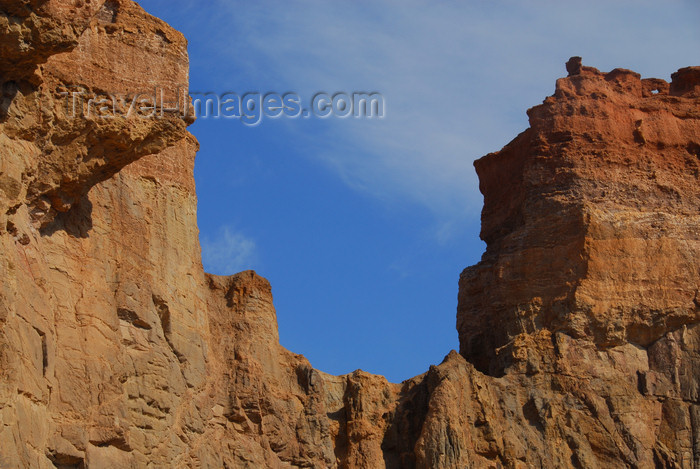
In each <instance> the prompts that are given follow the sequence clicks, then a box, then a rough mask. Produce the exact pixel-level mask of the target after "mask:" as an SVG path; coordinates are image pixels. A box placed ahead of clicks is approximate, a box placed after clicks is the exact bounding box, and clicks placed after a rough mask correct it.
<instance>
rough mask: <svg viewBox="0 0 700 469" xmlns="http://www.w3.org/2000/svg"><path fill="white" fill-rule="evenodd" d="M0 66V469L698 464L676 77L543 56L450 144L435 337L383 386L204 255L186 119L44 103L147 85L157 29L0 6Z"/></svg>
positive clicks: (689, 216)
mask: <svg viewBox="0 0 700 469" xmlns="http://www.w3.org/2000/svg"><path fill="white" fill-rule="evenodd" d="M0 56H1V57H2V61H1V63H0V86H1V87H2V96H1V100H0V129H1V130H2V132H1V133H0V249H1V250H2V254H3V255H2V257H1V258H0V277H1V278H2V283H1V284H0V467H1V468H5V467H7V468H17V467H20V468H25V467H27V468H29V467H31V468H54V467H61V468H71V467H73V468H84V467H90V468H110V467H114V468H142V467H154V468H160V467H206V468H221V467H229V468H263V467H270V468H284V467H306V468H382V467H386V468H467V467H468V468H482V467H485V468H490V467H493V468H498V467H508V468H526V467H581V468H584V467H585V468H594V467H600V468H608V467H641V468H644V467H665V468H693V467H698V466H700V432H699V431H698V428H700V407H698V403H699V402H698V401H699V397H698V393H699V389H700V386H699V380H698V378H697V377H698V376H700V374H699V373H700V325H698V322H700V321H698V320H697V319H696V318H698V315H699V314H700V311H699V308H700V296H699V295H700V294H699V293H698V288H700V282H699V278H700V275H699V267H698V266H699V263H698V260H699V259H700V219H699V212H700V199H699V191H698V187H699V184H698V182H699V181H698V179H699V178H700V176H699V173H700V106H699V105H700V68H687V69H682V70H679V71H678V72H677V73H676V74H674V75H673V77H672V81H671V82H670V83H668V82H666V81H663V80H658V79H648V80H642V79H640V77H639V76H638V75H637V74H635V73H633V72H630V71H626V70H615V71H612V72H610V73H607V74H606V73H601V72H599V71H597V70H595V69H592V68H590V67H586V66H583V65H582V64H581V62H580V61H576V60H574V61H572V62H570V63H569V64H568V65H567V69H568V71H569V73H570V76H569V77H567V78H562V79H561V80H559V81H558V83H557V88H556V92H555V94H554V95H553V96H552V97H549V98H547V99H546V100H545V102H544V104H542V105H541V106H538V107H535V108H533V109H532V110H530V112H529V114H530V121H531V127H530V129H528V130H527V131H525V132H524V133H523V134H521V135H520V136H518V137H517V138H516V139H515V140H514V141H513V142H511V143H510V144H509V145H507V146H506V147H505V148H504V149H503V150H501V151H500V152H498V153H494V154H491V155H487V156H486V157H484V158H482V159H481V160H479V161H477V162H476V168H477V172H478V173H479V177H480V180H481V190H482V192H483V193H484V197H485V206H484V211H483V217H482V219H483V220H482V224H483V229H482V237H483V239H484V240H485V241H486V242H487V245H488V248H487V251H486V253H485V254H484V257H483V259H482V261H481V262H480V263H479V264H478V265H477V266H474V267H471V268H469V269H467V270H465V272H464V273H463V274H462V277H461V279H460V290H459V311H458V329H459V333H460V352H461V353H457V352H454V351H453V352H450V353H449V354H448V355H447V357H446V358H445V360H444V362H443V363H441V364H440V365H437V366H433V367H431V368H430V370H428V371H427V372H426V373H425V374H423V375H421V376H418V377H415V378H413V379H410V380H407V381H405V382H403V383H400V384H394V383H389V382H387V380H386V379H384V378H383V377H381V376H375V375H370V374H368V373H364V372H362V371H359V370H358V371H356V372H354V373H351V374H349V375H345V376H330V375H327V374H324V373H322V372H320V371H318V370H315V369H314V368H313V367H312V366H311V365H310V364H309V363H308V361H307V360H306V359H305V358H304V357H302V356H300V355H296V354H294V353H292V352H289V351H287V350H285V349H284V348H282V347H281V346H280V345H279V341H278V332H277V323H276V315H275V309H274V306H273V300H272V293H271V287H270V285H269V283H268V282H267V281H266V280H265V279H263V278H261V277H259V276H257V275H256V274H255V273H254V272H242V273H239V274H236V275H232V276H228V277H220V276H213V275H208V274H206V273H204V271H203V269H202V265H201V256H200V247H199V242H198V231H197V225H196V195H195V187H194V178H193V168H194V158H195V153H196V151H197V147H198V145H197V142H196V141H195V139H194V138H193V137H192V136H191V135H190V134H189V133H188V132H187V130H186V127H187V125H188V124H190V123H191V122H192V120H191V119H190V118H189V117H187V116H183V115H181V114H179V113H177V112H166V113H164V114H162V115H160V116H158V118H153V117H151V118H145V119H144V118H140V117H139V116H131V117H130V118H116V119H105V118H103V117H101V116H100V115H95V114H91V115H80V116H78V117H77V118H74V116H73V115H72V113H71V109H70V107H67V106H66V102H67V96H72V95H71V94H70V93H72V92H73V91H74V90H81V91H82V92H85V93H87V94H108V93H120V94H124V95H128V94H130V93H131V94H133V93H141V92H149V91H151V90H152V89H153V88H154V87H162V88H163V89H165V90H166V91H169V92H171V95H169V97H168V99H170V100H172V98H173V95H172V93H173V92H174V91H175V90H177V89H183V90H186V89H187V85H188V83H187V81H188V58H187V51H186V42H185V39H184V38H183V37H182V36H181V35H180V34H179V33H178V32H176V31H174V30H173V29H172V28H170V27H169V26H168V25H166V24H165V23H163V22H162V21H160V20H158V19H156V18H153V17H151V16H149V15H148V14H146V13H145V12H144V11H143V10H142V9H141V8H140V7H139V6H138V5H137V4H136V3H134V2H132V1H131V0H81V1H74V0H0ZM80 109H81V111H82V112H86V110H89V105H87V104H84V103H83V104H81V105H80ZM445 314H450V313H449V312H445ZM446 348H447V347H446ZM446 351H447V350H446Z"/></svg>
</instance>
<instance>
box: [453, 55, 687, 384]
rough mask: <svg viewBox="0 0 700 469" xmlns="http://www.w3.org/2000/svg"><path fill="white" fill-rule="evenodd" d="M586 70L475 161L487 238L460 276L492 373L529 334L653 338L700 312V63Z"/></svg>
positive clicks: (474, 338)
mask: <svg viewBox="0 0 700 469" xmlns="http://www.w3.org/2000/svg"><path fill="white" fill-rule="evenodd" d="M570 68H571V67H570ZM574 70H575V74H572V75H570V76H569V77H567V78H562V79H560V80H558V81H557V86H556V91H555V93H554V96H551V97H549V98H547V99H546V100H545V101H544V103H543V104H542V105H540V106H537V107H534V108H532V109H530V111H529V112H528V115H529V116H530V128H529V129H528V130H526V131H525V132H523V133H522V134H521V135H519V136H518V137H517V138H516V139H515V140H513V141H512V142H511V143H510V144H509V145H507V146H506V147H505V148H504V149H503V150H501V151H500V152H498V153H493V154H490V155H487V156H485V157H483V158H481V159H480V160H478V161H477V162H476V163H475V166H476V169H477V172H478V174H479V177H480V181H481V183H480V188H481V191H482V193H483V194H484V210H483V213H482V229H481V237H482V239H484V241H486V243H487V250H486V253H485V254H484V256H483V259H482V261H481V262H480V263H479V264H477V265H476V266H474V267H470V268H468V269H466V270H465V271H464V273H463V274H462V276H461V279H460V295H459V312H458V318H457V319H458V326H457V328H458V330H459V333H460V347H461V352H462V354H463V355H464V356H465V357H467V359H469V360H470V361H472V362H474V363H475V364H476V365H477V366H478V368H479V369H481V370H483V371H485V372H490V373H493V374H500V373H502V372H503V370H504V368H506V367H507V366H508V361H509V355H510V351H509V347H508V346H509V344H511V343H512V342H513V340H515V339H516V338H517V337H518V336H519V335H521V334H533V333H536V332H538V331H542V330H546V331H550V332H564V333H566V334H568V335H570V336H572V337H575V338H580V339H586V340H589V341H591V342H593V343H595V344H596V345H597V346H598V347H600V348H608V347H611V346H615V345H622V344H626V343H632V344H635V345H639V346H642V347H648V346H649V345H650V344H652V343H654V342H655V341H656V340H658V339H660V338H661V337H663V336H664V335H665V334H666V333H668V332H669V331H672V330H675V329H678V328H680V327H681V326H683V325H691V324H695V323H697V322H698V321H700V310H699V309H698V288H700V268H699V265H700V262H699V261H700V231H699V230H700V210H699V209H700V184H698V171H699V168H700V160H699V158H700V156H699V155H700V150H699V149H700V120H698V117H699V116H700V107H699V106H698V105H699V104H700V100H699V99H698V98H699V97H700V94H698V91H699V90H700V68H697V67H696V68H687V69H683V70H680V71H678V72H677V73H675V74H674V75H673V81H672V82H671V83H670V85H669V83H666V82H664V81H662V80H653V79H652V80H642V79H641V78H640V76H639V75H638V74H636V73H634V72H631V71H629V70H621V69H617V70H613V71H612V72H610V73H600V72H599V71H598V70H595V69H593V68H591V67H585V66H584V67H579V68H578V69H574Z"/></svg>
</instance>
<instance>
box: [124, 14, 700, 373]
mask: <svg viewBox="0 0 700 469" xmlns="http://www.w3.org/2000/svg"><path fill="white" fill-rule="evenodd" d="M138 3H139V4H140V5H141V6H143V7H144V8H145V9H146V10H147V11H148V12H150V13H151V14H154V15H156V16H158V17H160V18H162V19H164V20H165V21H167V22H168V23H169V24H171V25H172V26H174V27H175V28H177V29H179V30H180V31H182V32H183V33H184V34H185V35H186V37H187V38H188V40H189V53H190V64H191V71H190V82H191V83H190V88H191V90H192V91H198V92H208V91H211V92H216V93H223V92H227V91H232V92H236V93H239V94H243V93H245V92H249V91H258V92H261V93H265V92H271V91H274V92H279V93H284V92H288V91H294V92H297V93H298V94H299V95H300V96H301V97H302V99H304V100H307V99H310V97H311V96H312V95H313V94H314V93H315V92H318V91H326V92H331V93H332V92H337V91H344V92H354V91H379V92H381V93H382V94H383V96H384V98H385V102H386V116H385V118H383V119H381V120H377V119H372V120H370V119H365V120H361V119H333V118H331V119H324V120H321V119H277V120H271V119H267V120H263V122H262V123H261V124H260V125H258V126H255V127H250V126H245V125H243V124H242V123H241V122H239V121H237V120H225V119H222V120H217V119H200V120H199V121H198V122H197V123H196V124H194V125H193V126H192V127H190V130H191V131H192V133H194V135H195V136H196V137H197V138H198V139H199V141H200V143H201V150H200V152H199V154H198V156H197V161H196V168H195V177H196V182H197V195H198V197H199V227H200V230H201V236H200V238H201V241H202V249H203V260H204V266H205V269H206V270H207V271H208V272H212V273H217V274H232V273H235V272H238V271H240V270H245V269H254V270H256V271H257V272H258V273H260V274H261V275H263V276H265V277H266V278H268V279H269V280H270V281H271V283H272V287H273V294H274V297H275V305H276V308H277V315H278V321H279V328H280V340H281V342H282V345H284V346H285V347H287V348H289V349H290V350H292V351H293V352H296V353H302V354H304V355H305V356H306V357H307V358H309V360H310V361H311V363H312V364H313V365H314V366H315V367H316V368H318V369H320V370H322V371H325V372H329V373H333V374H343V373H348V372H351V371H353V370H355V369H358V368H361V369H363V370H366V371H369V372H372V373H378V374H383V375H385V376H387V378H389V379H390V380H391V381H396V382H398V381H401V380H403V379H407V378H409V377H412V376H414V375H417V374H419V373H422V372H424V371H426V370H427V368H428V366H429V365H430V364H435V363H439V362H440V361H441V360H442V359H443V357H444V356H445V355H446V354H447V353H448V352H449V351H450V350H451V349H457V348H458V342H457V334H456V331H455V313H456V304H457V281H458V278H459V273H460V272H461V270H462V269H464V268H465V267H467V266H468V265H471V264H474V263H476V262H478V260H479V258H480V256H481V253H482V252H483V249H484V244H483V243H482V242H481V241H480V240H479V238H478V233H479V215H480V209H481V204H482V198H481V195H480V194H479V191H478V181H477V178H476V174H475V172H474V170H473V166H472V162H473V160H474V159H476V158H478V157H480V156H483V155H484V154H486V153H488V152H491V151H496V150H499V149H500V148H501V147H503V146H504V145H505V144H506V143H508V141H510V140H511V139H512V138H514V137H515V136H516V135H517V134H518V133H519V132H521V131H523V130H524V129H525V128H526V127H527V117H526V114H525V111H526V109H527V108H529V107H532V106H533V105H536V104H539V103H540V102H541V101H542V100H543V99H544V98H545V97H546V96H547V95H550V94H552V92H553V90H554V82H555V80H556V79H557V78H559V77H562V76H565V75H566V72H565V69H564V63H565V62H566V60H567V59H568V58H569V57H570V56H573V55H581V56H582V57H583V62H584V64H585V65H591V66H594V67H597V68H599V69H601V70H605V71H607V70H611V69H613V68H616V67H623V68H630V69H633V70H635V71H637V72H639V73H641V74H642V75H643V76H645V77H659V78H665V79H667V80H668V79H669V76H670V74H671V73H672V72H673V71H675V70H677V69H678V68H680V67H684V66H688V65H698V64H700V60H699V59H700V57H698V55H699V53H700V28H698V26H697V25H698V24H700V7H699V6H698V5H697V2H693V1H675V0H669V1H665V2H658V1H653V2H652V1H645V0H641V1H639V0H637V1H631V0H630V1H623V0H620V1H611V0H608V1H599V0H592V1H588V2H568V1H564V2H562V1H557V2H555V1H520V2H515V1H503V2H493V1H492V0H488V1H487V0H483V1H460V2H457V1H440V2H427V1H424V2H418V1H412V0H408V1H405V0H404V1H401V2H399V1H372V2H369V1H323V2H321V1H294V2H292V1H289V0H286V1H260V2H244V1H224V0H208V1H206V2H205V1H200V0H198V1H194V0H180V1H178V0H142V1H139V2H138Z"/></svg>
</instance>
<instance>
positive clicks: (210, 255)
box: [201, 226, 257, 275]
mask: <svg viewBox="0 0 700 469" xmlns="http://www.w3.org/2000/svg"><path fill="white" fill-rule="evenodd" d="M201 244H202V263H203V264H204V270H205V271H207V272H211V273H213V274H218V275H232V274H235V273H237V272H241V271H243V270H246V269H250V268H252V265H253V264H254V263H255V262H256V258H257V254H256V246H255V241H253V240H252V239H250V238H248V237H246V236H245V235H243V234H242V233H239V232H237V231H235V230H233V229H232V228H231V227H228V226H225V227H222V228H220V229H219V231H218V233H217V235H216V236H215V237H214V238H213V239H211V238H208V237H206V236H203V237H202V239H201Z"/></svg>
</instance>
